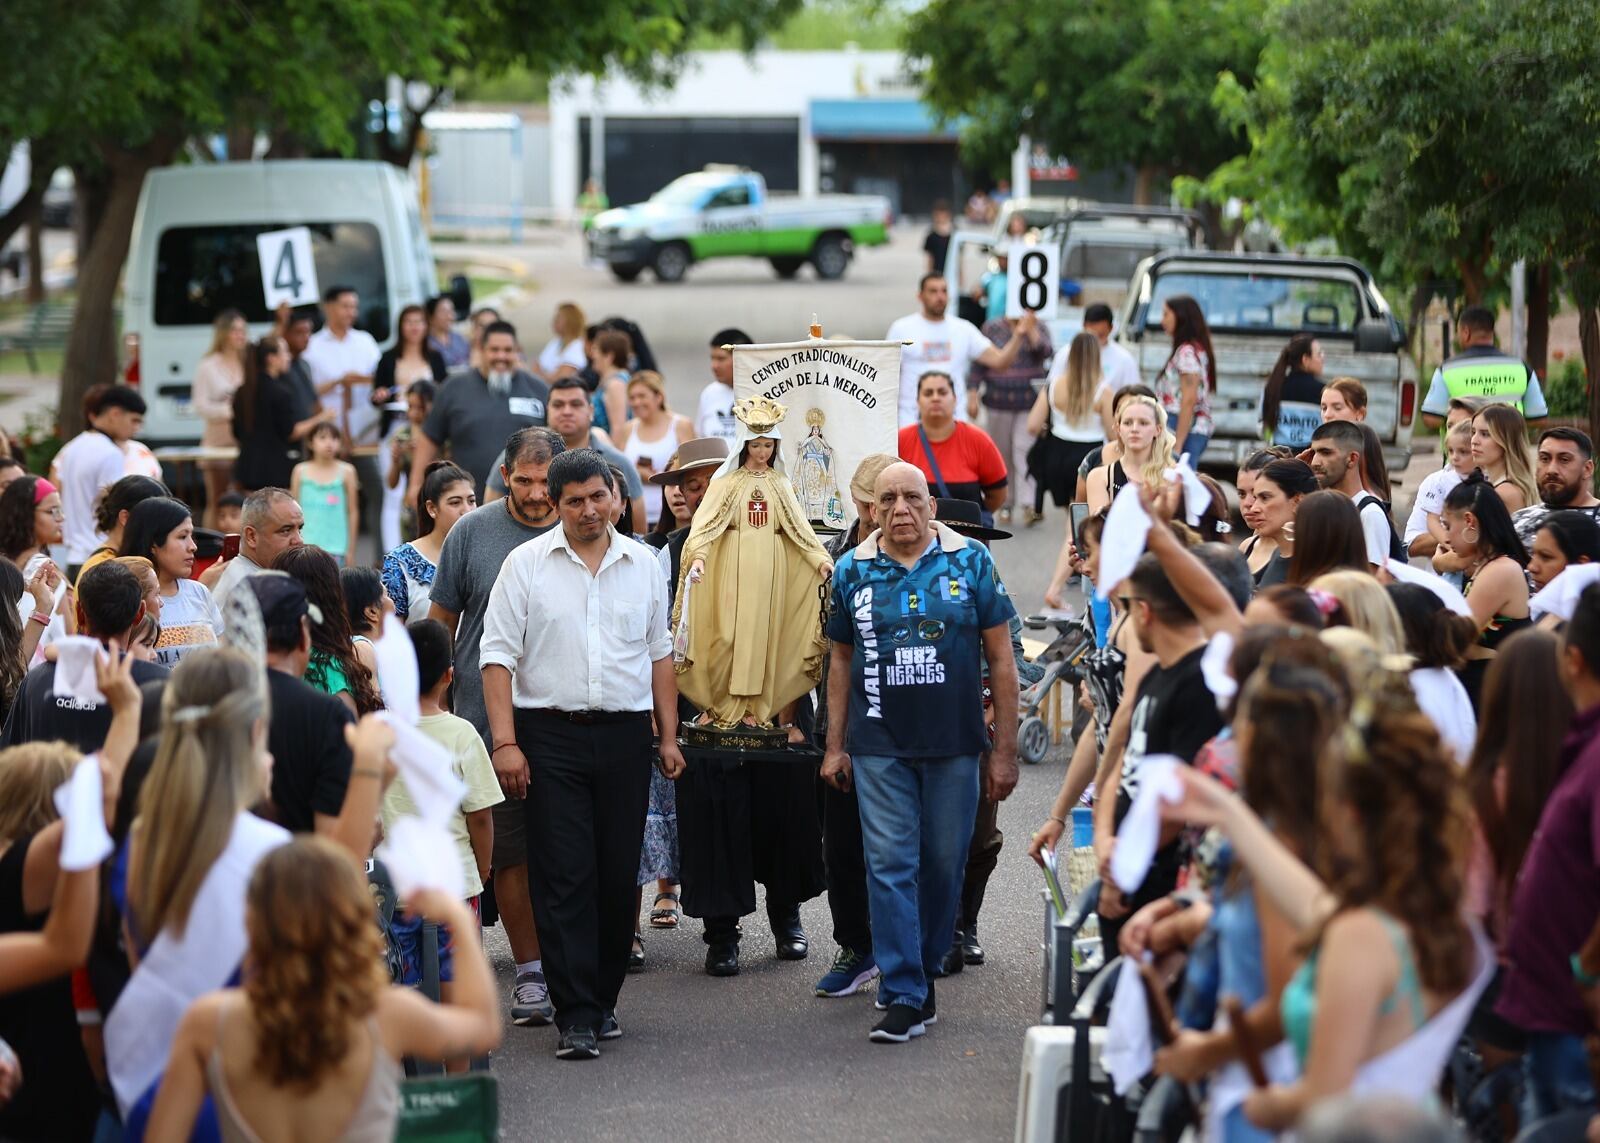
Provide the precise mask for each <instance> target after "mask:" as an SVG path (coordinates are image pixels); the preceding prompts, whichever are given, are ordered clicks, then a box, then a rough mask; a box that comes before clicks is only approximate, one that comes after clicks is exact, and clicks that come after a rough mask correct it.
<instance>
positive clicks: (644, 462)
mask: <svg viewBox="0 0 1600 1143" xmlns="http://www.w3.org/2000/svg"><path fill="white" fill-rule="evenodd" d="M628 408H629V409H630V410H631V411H632V413H633V419H632V420H627V421H623V422H622V424H620V425H618V426H617V428H616V431H615V432H614V433H612V436H611V441H612V443H613V444H615V445H616V446H617V448H619V449H621V450H622V454H623V455H624V456H626V457H627V458H628V459H629V460H631V461H633V464H634V467H635V468H637V469H638V470H639V480H640V481H641V482H642V483H643V484H644V514H645V525H646V526H647V527H654V526H655V523H656V521H657V520H659V519H660V518H661V485H659V484H652V483H651V482H650V478H651V477H652V476H654V475H655V474H656V473H658V472H665V471H666V470H667V466H668V465H669V464H670V463H671V462H672V457H673V455H674V454H675V453H676V452H677V451H678V446H679V445H680V444H682V443H683V442H684V441H686V440H688V439H690V438H691V437H693V436H694V425H693V424H691V423H690V421H689V418H688V417H685V416H684V415H683V414H681V413H674V412H673V411H672V410H671V409H670V408H668V407H667V390H666V387H665V385H663V384H662V381H661V374H659V373H657V372H655V371H654V370H652V369H641V370H639V372H637V373H635V374H634V375H633V376H632V377H630V378H629V379H628Z"/></svg>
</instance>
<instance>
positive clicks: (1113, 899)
mask: <svg viewBox="0 0 1600 1143" xmlns="http://www.w3.org/2000/svg"><path fill="white" fill-rule="evenodd" d="M1118 590H1119V591H1120V594H1121V597H1122V601H1123V606H1124V608H1125V609H1126V610H1127V612H1128V617H1129V621H1130V622H1132V624H1133V631H1134V634H1135V636H1136V637H1137V638H1138V640H1139V646H1140V648H1141V649H1143V650H1144V651H1146V652H1148V653H1150V654H1153V655H1154V656H1155V657H1156V666H1154V667H1152V668H1150V670H1149V671H1148V672H1146V674H1145V676H1144V678H1143V679H1142V680H1140V683H1139V690H1138V693H1137V694H1135V695H1134V696H1133V699H1132V700H1131V701H1132V703H1133V709H1132V720H1131V722H1130V723H1129V728H1128V741H1127V746H1126V747H1125V749H1124V750H1123V752H1122V757H1121V760H1120V762H1115V761H1113V762H1112V763H1111V764H1110V765H1109V767H1103V768H1102V775H1101V780H1097V785H1096V788H1097V789H1099V790H1109V789H1111V788H1112V785H1113V784H1115V786H1116V790H1117V796H1116V798H1115V800H1114V801H1113V800H1112V799H1110V798H1101V799H1100V800H1099V801H1097V802H1096V804H1095V841H1096V845H1095V849H1096V851H1097V853H1099V854H1100V855H1101V857H1102V870H1103V869H1104V867H1105V864H1106V863H1107V862H1109V860H1110V851H1111V844H1112V843H1114V841H1115V836H1116V831H1117V828H1118V827H1119V826H1121V824H1122V819H1123V817H1124V816H1126V814H1127V812H1128V810H1129V808H1130V807H1131V806H1132V805H1133V799H1134V797H1135V795H1137V794H1138V792H1139V781H1140V770H1141V768H1142V767H1143V764H1144V760H1145V759H1146V758H1149V757H1152V756H1154V755H1158V754H1170V755H1174V756H1176V757H1178V758H1181V759H1183V761H1185V762H1192V761H1193V760H1194V756H1195V754H1197V753H1198V752H1199V750H1200V747H1202V746H1204V745H1205V744H1206V743H1207V742H1208V741H1209V740H1210V739H1211V738H1213V737H1214V736H1215V735H1216V734H1217V732H1218V731H1220V730H1221V729H1222V725H1223V722H1222V715H1221V714H1220V713H1219V712H1218V710H1217V704H1216V701H1215V700H1214V699H1213V698H1212V697H1211V692H1210V691H1209V690H1207V689H1206V683H1205V677H1204V676H1203V674H1202V673H1201V670H1200V657H1201V656H1202V655H1203V654H1204V653H1205V648H1206V636H1205V631H1204V629H1203V628H1202V627H1201V626H1200V622H1199V620H1197V619H1196V618H1195V614H1194V612H1193V611H1191V610H1190V609H1189V606H1188V605H1187V604H1186V603H1184V601H1183V599H1182V598H1181V597H1180V596H1179V595H1178V593H1177V591H1176V590H1175V589H1174V588H1173V586H1172V583H1171V582H1170V581H1169V580H1168V579H1167V575H1166V573H1165V572H1164V571H1162V569H1161V562H1160V560H1158V559H1157V558H1156V556H1155V555H1154V554H1151V553H1146V554H1145V555H1143V556H1140V557H1139V562H1138V563H1137V564H1135V565H1134V569H1133V574H1132V575H1130V576H1129V577H1128V578H1127V579H1126V580H1124V581H1123V582H1122V584H1121V585H1120V587H1119V588H1118ZM1124 701H1125V702H1126V701H1129V700H1126V699H1124ZM1180 831H1181V827H1180V826H1177V825H1170V824H1169V825H1166V826H1164V827H1163V828H1162V834H1161V842H1162V844H1161V846H1160V848H1159V849H1158V850H1157V851H1156V856H1155V860H1154V862H1153V863H1152V864H1151V866H1150V871H1149V873H1148V874H1146V876H1145V879H1144V884H1143V885H1141V886H1140V887H1139V890H1138V892H1137V893H1134V894H1133V895H1132V896H1131V897H1128V898H1126V899H1124V897H1123V895H1122V894H1121V893H1120V892H1118V890H1117V888H1116V886H1115V885H1113V884H1112V883H1111V882H1110V881H1109V880H1106V881H1105V883H1104V885H1103V886H1102V888H1101V891H1100V909H1101V921H1100V932H1101V940H1102V941H1103V942H1104V943H1105V947H1106V948H1107V949H1108V950H1113V951H1112V953H1111V955H1113V956H1114V955H1116V954H1115V951H1114V950H1115V949H1116V947H1117V932H1118V931H1119V930H1120V929H1121V927H1122V922H1123V921H1124V920H1125V919H1126V918H1127V917H1128V916H1129V915H1130V914H1131V913H1133V912H1135V911H1137V910H1138V909H1139V907H1140V906H1142V905H1144V904H1147V903H1148V902H1150V901H1153V900H1155V899H1156V898H1157V897H1162V896H1165V895H1166V894H1168V893H1170V892H1172V890H1173V888H1174V887H1175V886H1176V885H1177V881H1178V867H1179V864H1180V860H1181V856H1180V853H1179V845H1178V834H1179V832H1180Z"/></svg>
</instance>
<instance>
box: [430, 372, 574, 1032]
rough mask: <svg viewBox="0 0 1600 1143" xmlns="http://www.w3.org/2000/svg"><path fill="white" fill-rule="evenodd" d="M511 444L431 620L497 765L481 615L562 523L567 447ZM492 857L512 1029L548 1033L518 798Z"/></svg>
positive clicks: (433, 602)
mask: <svg viewBox="0 0 1600 1143" xmlns="http://www.w3.org/2000/svg"><path fill="white" fill-rule="evenodd" d="M452 384H454V382H452ZM504 443H505V446H506V447H505V463H504V464H503V465H502V466H501V468H500V470H499V472H500V475H501V477H502V478H503V479H504V481H505V483H506V485H507V486H509V488H510V491H509V493H508V494H507V495H506V496H505V497H504V498H503V499H501V500H498V501H496V502H495V503H492V504H485V505H484V506H483V507H481V508H477V509H474V510H473V511H471V512H468V513H467V514H466V515H465V516H463V517H461V519H459V520H457V521H456V526H455V527H454V528H451V529H450V534H449V535H448V536H446V537H445V541H444V547H443V549H441V550H440V552H439V570H438V571H437V572H436V573H435V574H434V577H433V594H432V595H430V596H429V597H428V599H429V605H430V606H429V609H428V618H429V619H437V620H438V621H439V622H440V623H443V624H444V625H445V626H446V627H448V628H449V629H450V630H451V631H454V632H455V634H456V642H455V672H456V676H455V682H454V684H452V686H451V689H450V698H451V709H452V710H453V711H454V712H455V713H456V714H457V715H458V716H460V717H461V718H464V719H466V720H467V721H468V722H470V723H472V725H473V728H474V729H475V730H477V732H478V734H479V735H480V736H482V738H483V745H484V749H486V750H488V751H489V757H490V760H491V761H493V760H494V755H495V750H494V741H493V739H492V738H491V736H490V734H489V713H488V711H487V710H485V709H484V705H483V675H482V674H481V673H480V672H479V669H478V648H479V644H480V643H481V642H482V640H483V614H484V612H485V611H486V610H487V609H488V606H489V594H490V592H492V591H493V590H494V581H495V580H496V579H498V578H499V576H500V568H501V566H502V565H504V564H505V562H506V560H507V559H509V558H510V557H511V553H512V552H514V551H516V550H517V549H518V548H520V547H521V546H522V545H523V544H525V543H527V542H528V541H529V540H531V539H533V538H534V537H535V536H542V535H544V534H545V533H546V532H548V531H549V530H550V529H551V528H554V527H555V526H556V524H557V523H558V519H557V516H556V510H555V505H553V504H551V503H550V498H549V496H547V495H546V491H547V487H548V486H547V484H546V474H547V473H548V472H549V471H550V461H551V460H552V459H554V457H555V456H556V455H557V454H558V453H561V452H563V451H565V447H566V446H564V445H563V444H562V443H561V437H560V436H558V435H557V434H556V433H553V432H551V431H550V430H549V429H521V430H518V431H517V432H516V433H514V434H513V435H512V437H511V439H510V440H508V441H506V442H504ZM503 757H507V758H509V757H510V756H509V755H504V756H503ZM502 785H504V781H503V780H502ZM493 848H494V854H493V859H492V864H493V866H494V894H495V901H496V903H497V904H498V905H499V908H500V921H501V924H502V925H503V926H504V927H505V930H506V939H507V941H509V943H510V945H511V955H512V957H513V959H515V961H516V964H517V975H516V980H515V982H514V983H513V984H512V986H511V1022H512V1023H514V1024H548V1023H549V1022H550V1020H551V1016H552V1009H551V1006H550V996H549V992H548V991H547V989H546V987H545V980H544V976H543V974H542V973H541V971H540V970H539V968H538V962H539V959H540V958H539V933H538V929H537V928H536V927H535V926H534V921H533V902H532V900H531V898H530V897H529V896H528V838H527V814H526V812H525V811H524V807H523V804H522V801H521V800H520V799H519V798H513V797H508V798H507V799H506V800H505V801H503V802H501V803H499V804H498V805H496V806H495V807H494V847H493Z"/></svg>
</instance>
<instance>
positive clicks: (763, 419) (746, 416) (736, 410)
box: [733, 397, 789, 436]
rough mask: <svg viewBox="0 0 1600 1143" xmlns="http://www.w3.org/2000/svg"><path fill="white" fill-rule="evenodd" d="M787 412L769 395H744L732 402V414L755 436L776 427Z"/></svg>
mask: <svg viewBox="0 0 1600 1143" xmlns="http://www.w3.org/2000/svg"><path fill="white" fill-rule="evenodd" d="M788 412H789V410H788V409H786V408H784V407H783V406H782V405H780V404H778V402H776V401H774V400H773V399H772V398H770V397H746V398H745V399H744V400H742V401H735V402H734V403H733V415H734V416H735V417H737V418H739V423H740V424H742V425H744V427H745V428H747V429H749V430H750V431H751V432H752V433H754V434H755V435H756V436H760V435H762V434H763V433H770V432H771V431H772V430H773V429H775V428H777V427H778V424H779V422H780V421H782V420H783V418H784V416H785V415H786V414H787V413H788Z"/></svg>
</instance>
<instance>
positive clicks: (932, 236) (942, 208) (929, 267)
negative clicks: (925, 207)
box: [922, 198, 951, 274]
mask: <svg viewBox="0 0 1600 1143" xmlns="http://www.w3.org/2000/svg"><path fill="white" fill-rule="evenodd" d="M950 230H951V223H950V204H949V203H948V202H946V201H945V200H944V199H942V198H941V199H939V200H938V201H937V202H935V203H934V204H933V226H932V228H931V229H930V230H929V231H928V236H927V237H926V238H924V239H923V240H922V253H923V254H924V255H925V256H926V258H927V263H926V264H925V265H924V266H923V267H922V272H923V273H924V274H942V273H944V262H945V257H946V255H948V254H949V253H950Z"/></svg>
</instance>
